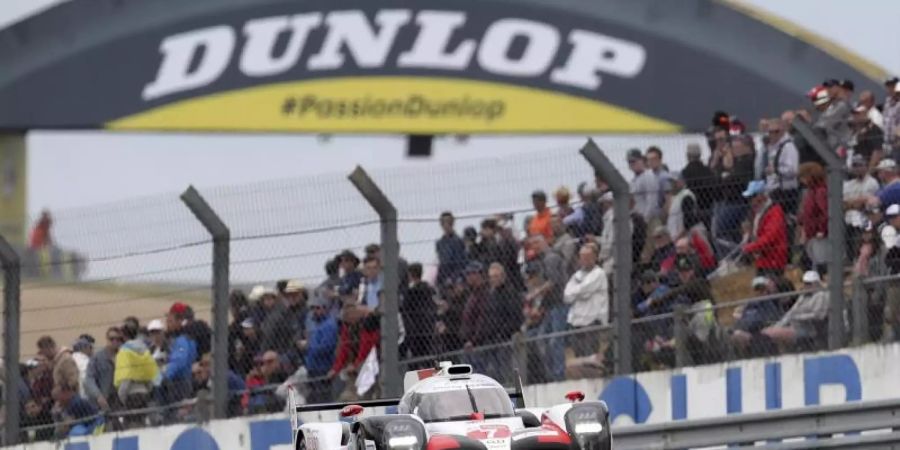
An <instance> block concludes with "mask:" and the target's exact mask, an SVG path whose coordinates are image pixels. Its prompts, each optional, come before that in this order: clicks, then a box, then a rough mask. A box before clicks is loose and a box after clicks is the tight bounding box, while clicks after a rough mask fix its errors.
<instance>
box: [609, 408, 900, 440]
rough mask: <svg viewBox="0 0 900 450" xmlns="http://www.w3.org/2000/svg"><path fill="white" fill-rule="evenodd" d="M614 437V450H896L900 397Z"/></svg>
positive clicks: (633, 430) (639, 428)
mask: <svg viewBox="0 0 900 450" xmlns="http://www.w3.org/2000/svg"><path fill="white" fill-rule="evenodd" d="M860 432H868V433H865V434H863V433H860ZM798 438H799V439H798ZM613 439H614V441H613V447H614V448H615V449H616V450H630V449H634V450H638V449H640V450H675V449H689V448H702V447H724V446H729V447H732V446H754V445H755V448H757V449H779V450H781V449H813V448H817V449H818V448H841V449H846V448H855V449H874V448H878V449H900V399H891V400H877V401H867V402H852V403H845V404H843V405H829V406H810V407H806V408H796V409H788V410H779V411H769V412H764V413H753V414H736V415H733V416H727V417H718V418H712V419H697V420H684V421H676V422H669V423H664V424H652V425H634V426H626V427H620V428H617V429H615V430H614V431H613ZM782 440H791V441H790V442H781V441H782ZM758 443H762V445H758Z"/></svg>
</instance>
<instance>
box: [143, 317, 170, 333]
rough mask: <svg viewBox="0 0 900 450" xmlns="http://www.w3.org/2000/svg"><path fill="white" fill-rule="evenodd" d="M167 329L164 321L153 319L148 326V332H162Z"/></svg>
mask: <svg viewBox="0 0 900 450" xmlns="http://www.w3.org/2000/svg"><path fill="white" fill-rule="evenodd" d="M165 328H166V327H164V326H163V323H162V320H159V319H153V320H151V321H150V323H149V324H147V331H162V330H165Z"/></svg>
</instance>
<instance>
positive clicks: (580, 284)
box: [563, 243, 609, 357]
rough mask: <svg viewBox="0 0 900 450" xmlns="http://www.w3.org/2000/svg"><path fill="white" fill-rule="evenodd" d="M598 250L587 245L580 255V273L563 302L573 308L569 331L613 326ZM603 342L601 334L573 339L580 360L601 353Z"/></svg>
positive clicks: (607, 284) (606, 286)
mask: <svg viewBox="0 0 900 450" xmlns="http://www.w3.org/2000/svg"><path fill="white" fill-rule="evenodd" d="M598 253H599V252H598V251H597V247H596V246H595V245H593V244H590V243H588V244H585V245H583V246H582V247H581V250H579V251H578V266H579V267H578V271H576V272H575V273H574V274H573V275H572V277H571V278H569V282H568V283H567V284H566V288H565V291H564V292H563V301H564V302H565V303H566V304H567V305H569V312H568V317H567V320H566V321H567V322H568V324H569V329H571V330H579V329H582V328H586V327H593V326H597V325H606V324H607V323H609V282H608V279H607V276H606V272H605V271H604V270H603V268H602V267H600V266H599V265H598V264H597V256H598ZM599 341H600V332H599V330H596V331H590V332H586V333H585V332H581V333H578V334H574V335H571V338H570V343H571V344H570V345H571V346H572V350H573V351H574V353H575V356H576V357H582V356H588V355H591V354H594V353H596V352H597V346H598V345H599Z"/></svg>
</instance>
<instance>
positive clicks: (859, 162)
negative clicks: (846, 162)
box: [850, 153, 866, 166]
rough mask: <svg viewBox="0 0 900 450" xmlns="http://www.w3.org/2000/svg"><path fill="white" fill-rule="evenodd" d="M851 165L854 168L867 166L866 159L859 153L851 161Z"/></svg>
mask: <svg viewBox="0 0 900 450" xmlns="http://www.w3.org/2000/svg"><path fill="white" fill-rule="evenodd" d="M850 164H852V165H854V166H865V165H866V157H865V156H863V155H860V154H859V153H857V154H854V155H853V158H852V159H851V160H850Z"/></svg>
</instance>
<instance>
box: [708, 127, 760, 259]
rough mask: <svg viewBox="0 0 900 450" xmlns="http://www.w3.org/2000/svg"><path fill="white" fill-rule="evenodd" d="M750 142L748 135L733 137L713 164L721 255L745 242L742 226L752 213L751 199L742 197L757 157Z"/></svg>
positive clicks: (715, 218) (716, 233)
mask: <svg viewBox="0 0 900 450" xmlns="http://www.w3.org/2000/svg"><path fill="white" fill-rule="evenodd" d="M750 143H752V139H748V136H739V137H735V138H731V139H730V143H726V144H723V145H722V146H721V147H719V148H718V149H717V151H716V152H715V154H714V155H713V157H712V160H711V162H710V169H711V170H712V171H713V172H714V173H715V176H716V180H715V182H714V184H713V187H712V188H713V189H715V192H716V196H715V197H714V198H715V199H716V202H715V206H714V212H713V220H712V234H713V237H714V241H715V243H716V247H717V249H718V250H719V252H720V253H721V254H725V253H727V251H728V249H729V247H733V246H734V245H735V244H737V243H738V242H739V241H740V240H741V223H742V222H743V221H744V219H745V218H746V217H747V214H748V213H749V211H750V208H749V206H748V205H747V199H746V198H744V197H743V196H742V195H741V193H742V192H743V190H744V187H745V186H746V185H747V183H749V182H750V181H751V180H753V173H754V161H755V159H756V158H755V154H754V149H753V146H752V145H751V144H750Z"/></svg>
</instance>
